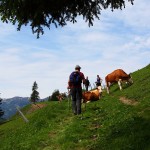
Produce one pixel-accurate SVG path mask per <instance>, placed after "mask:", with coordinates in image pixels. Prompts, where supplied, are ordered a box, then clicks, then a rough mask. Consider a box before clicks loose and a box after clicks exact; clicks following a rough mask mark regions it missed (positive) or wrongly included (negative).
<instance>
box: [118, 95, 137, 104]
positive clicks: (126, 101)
mask: <svg viewBox="0 0 150 150" xmlns="http://www.w3.org/2000/svg"><path fill="white" fill-rule="evenodd" d="M119 100H120V101H121V102H122V103H124V104H126V105H132V106H135V105H137V104H138V102H137V101H135V100H130V99H127V98H126V97H120V99H119Z"/></svg>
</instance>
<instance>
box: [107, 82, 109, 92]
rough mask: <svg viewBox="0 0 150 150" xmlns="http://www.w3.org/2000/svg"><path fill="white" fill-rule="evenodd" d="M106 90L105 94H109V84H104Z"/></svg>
mask: <svg viewBox="0 0 150 150" xmlns="http://www.w3.org/2000/svg"><path fill="white" fill-rule="evenodd" d="M106 90H107V93H108V94H109V83H108V82H106Z"/></svg>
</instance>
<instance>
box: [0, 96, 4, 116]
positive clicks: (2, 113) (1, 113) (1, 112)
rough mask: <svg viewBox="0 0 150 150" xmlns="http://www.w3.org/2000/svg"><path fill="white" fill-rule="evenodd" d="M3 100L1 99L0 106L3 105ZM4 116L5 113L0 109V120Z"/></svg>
mask: <svg viewBox="0 0 150 150" xmlns="http://www.w3.org/2000/svg"><path fill="white" fill-rule="evenodd" d="M2 100H3V99H2V98H1V97H0V105H1V104H2ZM3 115H4V111H3V110H2V109H1V107H0V118H1V117H2V116H3Z"/></svg>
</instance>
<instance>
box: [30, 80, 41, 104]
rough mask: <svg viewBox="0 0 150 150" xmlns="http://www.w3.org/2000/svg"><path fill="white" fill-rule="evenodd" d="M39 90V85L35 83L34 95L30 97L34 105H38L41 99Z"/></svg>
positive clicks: (33, 87)
mask: <svg viewBox="0 0 150 150" xmlns="http://www.w3.org/2000/svg"><path fill="white" fill-rule="evenodd" d="M37 89H38V85H37V83H36V81H35V82H34V83H33V86H32V94H31V97H30V101H31V102H33V103H36V102H37V101H38V100H39V99H40V97H39V92H38V91H37Z"/></svg>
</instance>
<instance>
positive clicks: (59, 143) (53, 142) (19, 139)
mask: <svg viewBox="0 0 150 150" xmlns="http://www.w3.org/2000/svg"><path fill="white" fill-rule="evenodd" d="M132 78H133V81H134V83H133V85H131V86H128V85H125V84H124V85H123V90H122V91H120V90H119V88H118V85H113V86H112V87H111V90H110V92H111V93H110V94H109V95H108V94H107V93H106V91H105V90H104V91H103V95H102V98H101V99H100V100H98V101H94V102H91V103H87V104H86V108H85V107H84V105H83V106H82V111H83V113H82V115H83V116H82V117H83V119H80V117H79V116H74V115H73V114H72V111H71V106H70V103H68V102H70V99H69V98H67V99H65V100H63V101H62V102H61V103H59V102H57V101H50V102H42V103H40V104H41V106H43V107H41V109H33V108H32V105H28V106H26V107H25V108H23V109H22V111H23V113H24V114H25V116H26V117H27V119H28V120H29V122H28V123H26V122H24V120H23V119H22V118H21V116H20V115H19V114H16V115H15V116H14V117H12V118H11V120H10V121H8V122H6V123H4V124H2V125H0V149H1V150H149V149H150V65H148V66H146V67H144V68H142V69H140V70H137V71H135V72H133V73H132Z"/></svg>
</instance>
